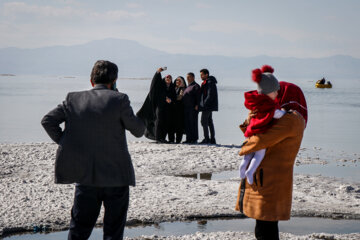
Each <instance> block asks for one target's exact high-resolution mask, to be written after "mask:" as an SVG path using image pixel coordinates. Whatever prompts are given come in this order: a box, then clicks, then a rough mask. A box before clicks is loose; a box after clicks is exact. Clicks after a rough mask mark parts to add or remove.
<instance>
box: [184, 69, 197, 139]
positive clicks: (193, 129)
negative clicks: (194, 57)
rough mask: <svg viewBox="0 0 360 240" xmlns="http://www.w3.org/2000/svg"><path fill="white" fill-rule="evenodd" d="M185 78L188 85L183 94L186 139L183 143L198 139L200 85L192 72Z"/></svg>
mask: <svg viewBox="0 0 360 240" xmlns="http://www.w3.org/2000/svg"><path fill="white" fill-rule="evenodd" d="M186 80H187V82H188V86H187V88H186V89H185V91H184V95H183V103H184V114H185V133H186V141H185V142H184V143H197V140H198V139H199V131H198V113H199V112H198V110H199V100H200V97H199V95H200V86H199V84H197V83H196V82H195V75H194V73H192V72H189V73H188V74H187V76H186Z"/></svg>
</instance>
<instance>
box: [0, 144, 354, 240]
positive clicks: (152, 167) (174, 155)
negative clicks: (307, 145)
mask: <svg viewBox="0 0 360 240" xmlns="http://www.w3.org/2000/svg"><path fill="white" fill-rule="evenodd" d="M56 148H57V145H56V144H52V143H33V144H0V164H1V167H0V202H1V208H0V237H1V235H2V234H9V233H12V232H24V231H28V230H32V227H33V226H34V225H48V226H49V228H50V229H53V230H62V229H66V228H68V224H69V221H70V209H71V206H72V201H73V194H74V186H73V185H55V184H54V159H55V152H56ZM129 150H130V153H131V155H132V159H133V164H134V167H135V171H136V179H137V186H136V187H135V188H131V199H130V208H129V212H128V224H129V225H135V224H138V223H156V222H164V221H177V220H188V219H194V218H216V217H234V218H235V217H241V215H240V214H239V212H236V211H234V206H235V201H236V195H237V189H238V187H239V179H238V178H234V179H226V180H221V181H218V180H211V181H207V180H199V179H193V178H183V177H177V176H179V175H189V174H194V173H213V172H221V171H227V170H236V169H237V168H238V165H239V162H240V160H241V158H240V157H239V156H238V154H237V152H238V151H239V146H233V145H231V146H221V145H217V146H207V145H184V144H180V145H169V144H165V145H164V144H154V143H149V142H132V143H129ZM319 155H320V157H319ZM335 160H336V161H339V162H352V163H357V162H358V161H359V158H358V155H356V154H355V155H354V156H342V158H341V159H335ZM326 161H328V160H327V159H326V157H322V156H321V149H316V148H315V149H301V151H300V153H299V155H298V158H297V160H296V164H297V165H301V164H312V163H317V164H321V163H322V164H324V163H326ZM292 216H317V217H329V218H337V219H345V218H347V219H360V183H359V182H347V181H344V180H341V179H336V178H327V177H321V176H310V175H295V177H294V193H293V207H292ZM99 223H101V218H99ZM239 234H241V237H239V239H252V237H251V236H253V234H252V233H251V234H250V233H249V234H248V233H239V232H235V233H234V232H226V233H208V234H205V233H204V234H203V233H201V234H200V233H198V234H193V235H189V236H182V237H169V238H156V237H154V236H153V237H151V238H150V239H234V238H238V236H240V235H239ZM315 235H316V234H315ZM315 235H314V236H315ZM228 236H230V237H228ZM231 236H233V237H231ZM234 236H235V237H234ZM283 236H284V239H292V237H293V235H291V234H284V235H283ZM331 236H334V238H329V239H360V234H357V235H356V234H355V235H351V234H350V235H338V236H339V237H336V236H337V235H331ZM353 236H356V238H352V237H353ZM302 237H305V236H302ZM138 239H145V238H138ZM299 239H317V238H299Z"/></svg>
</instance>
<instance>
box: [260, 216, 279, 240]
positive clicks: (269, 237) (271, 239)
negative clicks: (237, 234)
mask: <svg viewBox="0 0 360 240" xmlns="http://www.w3.org/2000/svg"><path fill="white" fill-rule="evenodd" d="M278 223H279V222H278V221H274V222H271V221H261V220H256V225H255V237H256V239H257V240H279V226H278Z"/></svg>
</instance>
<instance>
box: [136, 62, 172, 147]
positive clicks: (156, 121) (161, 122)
mask: <svg viewBox="0 0 360 240" xmlns="http://www.w3.org/2000/svg"><path fill="white" fill-rule="evenodd" d="M162 71H164V69H162V68H159V69H158V70H157V71H156V73H155V75H154V77H153V79H152V81H151V86H150V91H149V94H148V95H147V97H146V100H145V102H144V104H143V106H142V107H141V109H140V110H139V111H138V112H137V116H138V117H140V118H141V119H143V120H144V122H145V125H146V131H145V136H146V137H147V138H149V139H152V140H156V142H157V143H167V141H166V135H168V137H169V142H174V134H173V133H172V129H171V124H172V107H173V104H174V100H175V87H174V84H173V83H172V77H171V75H167V76H166V77H165V78H164V79H162V78H161V72H162Z"/></svg>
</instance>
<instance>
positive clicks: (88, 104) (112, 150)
mask: <svg viewBox="0 0 360 240" xmlns="http://www.w3.org/2000/svg"><path fill="white" fill-rule="evenodd" d="M117 74H118V68H117V66H116V65H115V64H114V63H112V62H109V61H103V60H100V61H97V62H96V63H95V65H94V67H93V69H92V72H91V78H90V80H91V84H92V85H93V89H91V90H88V91H82V92H71V93H69V94H68V95H67V97H66V99H65V101H64V102H63V103H62V104H60V105H58V106H57V107H56V108H55V109H54V110H52V111H50V112H49V113H48V114H46V115H45V116H44V117H43V119H42V121H41V124H42V126H43V127H44V129H45V130H46V132H47V133H48V135H49V136H50V138H51V139H52V140H53V141H54V142H56V143H57V144H58V145H59V147H58V150H57V153H56V160H55V183H61V184H70V183H76V186H75V198H74V205H73V207H72V210H71V222H70V230H69V235H68V239H69V240H75V239H76V240H78V239H88V238H89V236H90V234H91V232H92V229H93V228H94V226H95V223H96V221H97V218H98V216H99V213H100V209H101V205H102V204H104V207H105V215H104V228H103V232H104V239H108V240H110V239H111V240H115V239H123V233H124V227H125V223H126V215H127V210H128V205H129V186H135V173H134V168H133V165H132V162H131V158H130V154H129V152H128V148H127V142H126V133H125V130H129V131H130V132H131V133H132V134H133V135H134V136H135V137H141V136H142V135H143V134H144V130H145V126H144V123H143V121H142V120H141V119H140V118H138V117H136V116H135V115H134V113H133V110H132V108H131V106H130V101H129V98H128V96H127V95H126V94H124V93H120V92H118V91H117V89H116V80H117ZM63 122H65V128H64V129H61V127H60V124H62V123H63Z"/></svg>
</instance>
